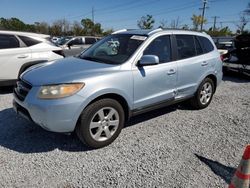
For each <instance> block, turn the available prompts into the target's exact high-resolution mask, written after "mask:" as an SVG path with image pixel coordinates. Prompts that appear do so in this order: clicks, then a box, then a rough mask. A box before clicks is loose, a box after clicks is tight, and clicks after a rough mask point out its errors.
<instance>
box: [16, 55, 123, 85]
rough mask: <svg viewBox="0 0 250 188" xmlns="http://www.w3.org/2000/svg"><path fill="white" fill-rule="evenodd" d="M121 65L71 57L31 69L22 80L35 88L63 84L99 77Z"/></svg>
mask: <svg viewBox="0 0 250 188" xmlns="http://www.w3.org/2000/svg"><path fill="white" fill-rule="evenodd" d="M119 68H120V66H119V65H110V64H104V63H98V62H94V61H88V60H84V59H79V58H76V57H69V58H65V59H61V60H57V61H54V62H49V63H45V64H39V65H37V66H33V67H31V68H29V69H28V70H27V71H26V72H24V73H23V74H22V75H21V79H23V80H25V81H27V82H29V83H30V84H32V85H33V86H41V85H49V84H61V83H71V82H77V81H81V80H83V79H84V78H86V77H90V76H91V77H93V76H98V75H101V74H105V73H106V72H107V71H108V72H113V71H117V70H119Z"/></svg>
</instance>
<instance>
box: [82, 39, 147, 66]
mask: <svg viewBox="0 0 250 188" xmlns="http://www.w3.org/2000/svg"><path fill="white" fill-rule="evenodd" d="M146 39H147V36H144V35H132V34H115V35H109V36H107V37H105V38H104V39H102V40H100V41H98V42H97V43H96V44H94V45H93V46H91V47H90V48H89V49H87V50H86V51H84V52H83V53H82V54H81V55H80V56H79V57H80V58H82V59H87V60H92V61H97V62H101V63H108V64H122V63H124V62H125V61H126V60H128V59H129V58H130V57H131V56H132V55H133V54H134V52H135V51H136V49H137V48H138V47H139V46H140V45H141V44H142V43H143V42H144V41H145V40H146Z"/></svg>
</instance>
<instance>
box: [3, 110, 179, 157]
mask: <svg viewBox="0 0 250 188" xmlns="http://www.w3.org/2000/svg"><path fill="white" fill-rule="evenodd" d="M177 108H178V105H173V106H170V107H167V108H162V109H159V110H154V111H151V112H148V113H145V114H142V115H138V116H135V117H133V118H132V119H131V120H130V121H129V122H128V123H127V124H126V125H125V128H127V127H130V126H133V125H136V124H138V123H140V122H143V121H147V120H150V119H152V118H156V117H158V116H161V115H164V114H166V113H170V112H173V111H175V110H176V109H177ZM0 130H1V131H0V147H5V148H8V149H10V150H13V151H16V152H20V153H43V152H49V151H53V150H55V149H58V150H61V151H69V152H83V151H89V150H91V149H90V148H87V147H85V146H84V145H83V144H82V143H81V141H80V140H79V139H78V138H77V136H76V135H75V134H72V135H65V134H60V133H54V132H49V131H46V130H44V129H42V128H41V127H39V126H38V125H36V124H34V123H32V122H30V121H28V120H26V119H23V118H22V117H19V116H18V115H16V113H15V112H14V110H13V109H12V108H8V109H4V110H2V111H0Z"/></svg>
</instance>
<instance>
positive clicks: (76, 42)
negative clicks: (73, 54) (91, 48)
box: [69, 38, 83, 45]
mask: <svg viewBox="0 0 250 188" xmlns="http://www.w3.org/2000/svg"><path fill="white" fill-rule="evenodd" d="M79 44H83V42H82V38H75V39H73V40H72V41H70V42H69V45H79Z"/></svg>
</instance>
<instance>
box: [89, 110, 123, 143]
mask: <svg viewBox="0 0 250 188" xmlns="http://www.w3.org/2000/svg"><path fill="white" fill-rule="evenodd" d="M118 125H119V114H118V112H117V111H116V110H115V109H114V108H112V107H104V108H102V109H100V110H99V111H97V112H96V113H95V115H94V116H93V118H92V120H91V122H90V126H89V131H90V134H91V137H92V138H93V139H94V140H96V141H99V142H100V141H106V140H108V139H109V138H111V137H112V136H113V135H114V133H115V132H116V130H117V128H118Z"/></svg>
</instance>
